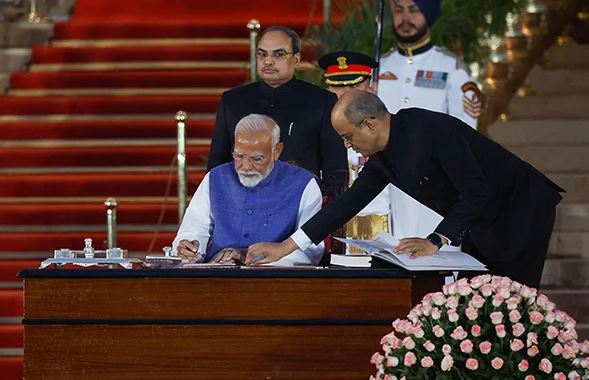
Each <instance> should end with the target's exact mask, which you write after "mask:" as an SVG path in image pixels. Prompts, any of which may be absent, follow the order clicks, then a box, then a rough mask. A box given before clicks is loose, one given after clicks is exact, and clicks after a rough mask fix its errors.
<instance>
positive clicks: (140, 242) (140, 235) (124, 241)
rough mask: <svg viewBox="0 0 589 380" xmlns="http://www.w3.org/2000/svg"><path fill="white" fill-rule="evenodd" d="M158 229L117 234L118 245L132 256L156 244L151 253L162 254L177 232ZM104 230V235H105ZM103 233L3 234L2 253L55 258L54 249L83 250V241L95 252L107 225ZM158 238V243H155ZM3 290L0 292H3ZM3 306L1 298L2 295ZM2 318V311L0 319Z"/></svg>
mask: <svg viewBox="0 0 589 380" xmlns="http://www.w3.org/2000/svg"><path fill="white" fill-rule="evenodd" d="M157 229H158V226H157V225H156V224H155V223H154V224H152V225H150V226H149V230H148V231H149V232H145V231H144V232H141V231H139V232H123V231H118V232H117V245H118V246H119V247H121V248H124V249H128V250H129V253H131V254H133V253H138V252H148V251H149V248H150V246H151V245H152V241H154V243H153V246H152V249H151V252H156V253H159V252H161V251H162V247H164V246H167V245H171V244H172V240H174V237H175V236H176V231H173V232H169V231H162V232H159V233H157V234H156V230H157ZM102 231H104V232H102ZM102 231H101V232H96V231H94V232H67V231H63V232H62V231H59V232H0V243H1V244H0V251H3V252H46V256H45V257H52V256H53V250H54V249H59V248H71V249H82V248H83V246H84V239H85V238H87V237H89V238H92V240H93V246H94V248H96V249H106V247H107V235H106V222H105V224H104V226H103V230H102ZM154 239H155V240H154ZM2 291H4V290H1V289H0V293H1V292H2ZM0 305H2V299H1V294H0ZM2 316H6V315H2V311H0V317H2Z"/></svg>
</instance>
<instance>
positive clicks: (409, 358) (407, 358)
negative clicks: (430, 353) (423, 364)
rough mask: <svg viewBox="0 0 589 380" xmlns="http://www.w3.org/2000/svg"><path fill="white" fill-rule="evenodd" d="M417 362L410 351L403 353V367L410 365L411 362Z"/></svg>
mask: <svg viewBox="0 0 589 380" xmlns="http://www.w3.org/2000/svg"><path fill="white" fill-rule="evenodd" d="M415 363H417V357H416V356H415V354H414V353H413V352H411V351H409V352H407V353H406V354H405V358H404V359H403V364H405V367H411V366H412V365H413V364H415Z"/></svg>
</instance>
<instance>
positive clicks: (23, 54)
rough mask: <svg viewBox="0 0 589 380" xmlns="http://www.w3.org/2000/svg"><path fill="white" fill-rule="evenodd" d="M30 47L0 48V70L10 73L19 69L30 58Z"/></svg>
mask: <svg viewBox="0 0 589 380" xmlns="http://www.w3.org/2000/svg"><path fill="white" fill-rule="evenodd" d="M31 54H32V53H31V49H26V48H11V49H0V72H2V73H12V72H14V71H19V70H21V69H22V68H23V67H24V66H25V65H26V64H27V63H28V62H29V61H30V60H31Z"/></svg>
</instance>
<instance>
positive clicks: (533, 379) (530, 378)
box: [524, 375, 536, 380]
mask: <svg viewBox="0 0 589 380" xmlns="http://www.w3.org/2000/svg"><path fill="white" fill-rule="evenodd" d="M524 380H536V378H535V377H534V375H528V376H526V377H524Z"/></svg>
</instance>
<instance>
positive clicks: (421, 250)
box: [395, 238, 438, 259]
mask: <svg viewBox="0 0 589 380" xmlns="http://www.w3.org/2000/svg"><path fill="white" fill-rule="evenodd" d="M436 252H438V247H437V246H436V245H435V244H433V243H432V242H430V241H429V240H427V239H421V238H406V239H401V241H400V242H399V245H398V246H397V248H395V253H410V254H411V256H410V257H411V258H412V259H416V258H418V257H421V256H431V255H433V254H434V253H436Z"/></svg>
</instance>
